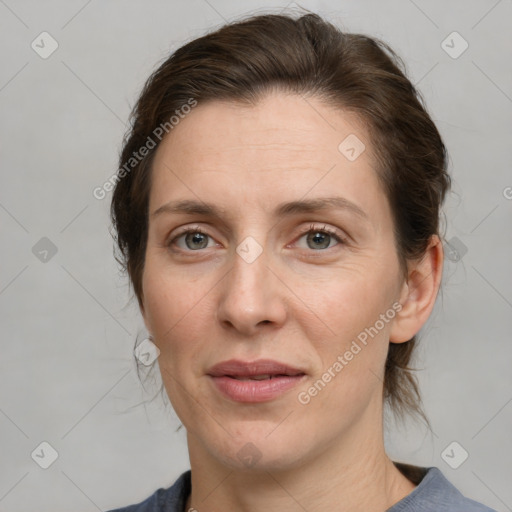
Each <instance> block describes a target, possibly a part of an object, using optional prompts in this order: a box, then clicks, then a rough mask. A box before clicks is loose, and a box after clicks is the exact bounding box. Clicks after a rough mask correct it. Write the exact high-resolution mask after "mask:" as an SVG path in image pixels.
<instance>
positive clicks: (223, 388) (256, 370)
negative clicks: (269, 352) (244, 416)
mask: <svg viewBox="0 0 512 512" xmlns="http://www.w3.org/2000/svg"><path fill="white" fill-rule="evenodd" d="M207 375H208V376H209V377H210V379H211V381H212V382H213V384H214V385H215V388H216V389H217V390H218V391H219V392H220V393H222V395H224V396H225V397H227V398H229V399H231V400H233V401H235V402H246V403H257V402H267V401H270V400H273V399H275V398H277V397H279V396H281V395H282V394H283V393H285V392H286V391H288V390H290V389H292V388H293V387H295V386H296V385H298V384H299V383H300V382H301V381H302V380H303V379H304V378H305V376H306V374H305V372H304V371H303V370H301V369H300V368H295V367H292V366H289V365H287V364H284V363H281V362H279V361H274V360H271V359H258V360H256V361H241V360H237V359H230V360H229V361H223V362H221V363H219V364H216V365H215V366H213V367H212V368H210V370H208V372H207ZM258 375H269V376H270V378H267V379H264V380H239V379H249V378H250V377H255V376H258Z"/></svg>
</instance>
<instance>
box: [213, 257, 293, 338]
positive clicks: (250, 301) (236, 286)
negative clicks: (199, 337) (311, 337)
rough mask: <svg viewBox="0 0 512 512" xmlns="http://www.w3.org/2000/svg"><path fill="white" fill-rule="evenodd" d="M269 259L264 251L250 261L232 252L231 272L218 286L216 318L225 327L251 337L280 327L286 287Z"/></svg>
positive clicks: (283, 319)
mask: <svg viewBox="0 0 512 512" xmlns="http://www.w3.org/2000/svg"><path fill="white" fill-rule="evenodd" d="M269 259H270V258H267V254H266V253H265V251H263V252H262V253H261V254H260V255H259V256H258V257H257V258H256V259H255V260H254V261H252V262H249V261H247V260H246V259H244V258H243V257H241V256H240V255H239V254H238V253H236V252H235V253H234V255H233V264H232V267H231V270H229V271H228V272H227V274H226V275H225V276H224V278H223V280H222V284H220V283H219V284H220V287H221V291H220V300H219V306H218V308H217V315H218V320H219V322H220V323H221V324H222V325H223V326H224V327H225V328H227V329H231V330H235V331H237V332H238V333H239V334H243V335H245V336H252V335H254V334H257V333H258V332H259V331H261V329H262V328H265V329H269V328H271V326H273V327H277V326H281V325H283V324H284V322H285V320H286V315H287V308H286V298H285V292H286V290H287V288H286V286H285V285H284V284H283V283H282V281H281V280H280V279H279V277H278V276H277V274H276V273H275V272H274V270H273V269H271V268H270V266H269V263H270V262H269ZM269 324H270V325H269ZM264 326H265V327H264Z"/></svg>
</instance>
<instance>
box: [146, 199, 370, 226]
mask: <svg viewBox="0 0 512 512" xmlns="http://www.w3.org/2000/svg"><path fill="white" fill-rule="evenodd" d="M328 209H338V210H345V211H348V212H351V213H353V214H355V215H356V216H358V217H360V218H361V219H363V220H369V217H368V215H367V213H366V212H365V211H364V210H363V209H362V208H361V207H360V206H358V205H357V204H355V203H353V202H351V201H349V200H348V199H346V198H344V197H339V196H335V197H319V198H315V199H301V200H298V201H291V202H288V203H281V204H279V205H278V206H277V207H276V208H275V210H274V215H275V216H277V217H285V216H291V215H296V214H299V213H312V212H317V211H324V210H328ZM162 213H170V214H172V213H185V214H191V215H202V216H209V217H213V218H217V219H222V216H223V214H225V209H223V208H219V207H218V206H216V205H214V204H211V203H205V202H202V201H195V200H190V199H184V200H178V201H169V202H168V203H166V204H164V205H162V206H160V208H158V209H157V210H155V211H154V212H153V213H152V214H151V217H156V216H158V215H161V214H162Z"/></svg>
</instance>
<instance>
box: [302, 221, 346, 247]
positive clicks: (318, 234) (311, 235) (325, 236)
mask: <svg viewBox="0 0 512 512" xmlns="http://www.w3.org/2000/svg"><path fill="white" fill-rule="evenodd" d="M302 238H306V244H307V247H306V248H308V249H314V250H318V249H330V248H331V247H332V245H331V242H332V241H333V240H335V241H336V242H338V244H344V243H345V242H346V240H345V239H344V238H343V236H342V235H341V234H340V233H338V232H337V231H336V230H334V229H332V228H329V227H327V226H325V225H324V226H323V227H319V226H315V225H314V224H311V225H310V226H309V228H308V229H307V230H305V231H303V234H302V236H301V237H300V238H299V240H301V239H302ZM338 244H335V245H338Z"/></svg>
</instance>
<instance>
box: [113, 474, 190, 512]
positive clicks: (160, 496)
mask: <svg viewBox="0 0 512 512" xmlns="http://www.w3.org/2000/svg"><path fill="white" fill-rule="evenodd" d="M190 485H191V484H190V470H188V471H185V473H182V474H181V476H180V477H179V478H178V479H177V480H176V482H174V484H173V485H172V486H171V487H169V488H167V489H164V488H160V489H158V490H157V491H155V492H154V493H153V494H152V495H151V496H149V497H147V498H146V499H145V500H144V501H141V502H140V503H137V504H135V505H130V506H128V507H123V508H116V509H115V510H109V511H108V512H183V510H184V508H185V503H186V501H187V498H188V495H189V494H190Z"/></svg>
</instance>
